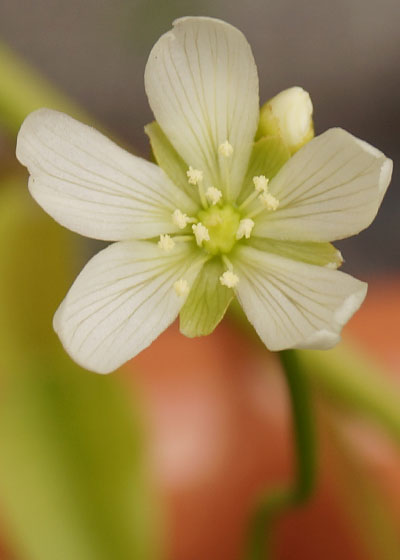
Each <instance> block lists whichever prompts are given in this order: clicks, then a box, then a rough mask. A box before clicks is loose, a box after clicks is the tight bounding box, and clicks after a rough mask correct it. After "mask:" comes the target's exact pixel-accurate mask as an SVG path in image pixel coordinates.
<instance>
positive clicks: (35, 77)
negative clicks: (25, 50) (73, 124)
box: [0, 43, 87, 136]
mask: <svg viewBox="0 0 400 560" xmlns="http://www.w3.org/2000/svg"><path fill="white" fill-rule="evenodd" d="M0 76H1V79H0V126H2V127H3V128H5V129H6V130H7V131H8V132H9V133H10V134H11V135H14V136H15V135H16V134H17V132H18V130H19V127H20V126H21V124H22V121H23V120H24V118H25V117H26V116H27V115H28V113H30V112H31V111H34V110H35V109H39V108H40V107H49V108H50V109H57V110H58V111H64V112H66V113H68V114H70V115H72V116H73V117H75V118H77V119H80V120H87V117H86V115H85V113H84V111H83V110H82V109H80V108H79V107H78V106H77V105H76V104H74V103H73V102H72V101H71V100H70V99H69V98H68V97H67V96H66V95H64V94H62V93H60V91H58V90H57V88H55V87H53V86H51V85H50V84H49V83H48V82H47V81H46V80H45V79H44V78H43V77H42V76H41V75H40V74H39V73H38V72H36V71H35V70H34V69H33V68H31V67H30V66H29V65H28V64H26V63H25V62H24V61H23V60H21V59H20V58H19V57H18V56H17V55H16V54H15V53H13V52H12V51H11V50H10V49H9V48H7V47H6V46H5V45H3V44H1V43H0Z"/></svg>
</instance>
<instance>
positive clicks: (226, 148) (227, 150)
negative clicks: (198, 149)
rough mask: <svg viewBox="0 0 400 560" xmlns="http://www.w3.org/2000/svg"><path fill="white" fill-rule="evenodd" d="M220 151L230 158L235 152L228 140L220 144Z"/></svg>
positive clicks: (222, 154)
mask: <svg viewBox="0 0 400 560" xmlns="http://www.w3.org/2000/svg"><path fill="white" fill-rule="evenodd" d="M218 152H219V153H220V154H221V156H224V157H226V158H229V157H231V155H232V154H233V146H232V144H230V143H229V142H228V140H225V142H223V143H222V144H220V145H219V147H218Z"/></svg>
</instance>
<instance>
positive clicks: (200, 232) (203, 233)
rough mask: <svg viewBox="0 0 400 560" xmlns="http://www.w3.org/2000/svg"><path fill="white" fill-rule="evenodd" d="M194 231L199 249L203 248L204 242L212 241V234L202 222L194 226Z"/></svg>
mask: <svg viewBox="0 0 400 560" xmlns="http://www.w3.org/2000/svg"><path fill="white" fill-rule="evenodd" d="M192 230H193V233H194V236H195V238H196V243H197V245H198V246H199V247H201V244H202V243H203V241H210V234H209V233H208V229H207V228H206V226H205V225H203V224H202V223H201V222H199V223H198V224H193V225H192Z"/></svg>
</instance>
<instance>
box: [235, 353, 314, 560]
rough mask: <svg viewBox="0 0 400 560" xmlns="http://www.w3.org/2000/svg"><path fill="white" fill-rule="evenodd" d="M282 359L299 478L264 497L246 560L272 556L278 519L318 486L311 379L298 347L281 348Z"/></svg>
mask: <svg viewBox="0 0 400 560" xmlns="http://www.w3.org/2000/svg"><path fill="white" fill-rule="evenodd" d="M280 359H281V363H282V368H283V373H284V375H285V378H286V383H287V387H288V392H289V398H290V404H291V411H292V421H293V438H294V451H295V478H294V481H293V483H292V484H291V485H290V486H289V487H287V488H279V487H278V488H275V489H274V490H272V491H270V492H267V493H266V494H265V495H264V496H262V497H261V500H260V502H259V504H258V506H257V508H256V510H255V512H254V515H253V518H252V521H251V526H250V531H249V537H248V542H247V545H246V550H245V556H244V558H245V560H265V559H267V558H268V559H269V558H271V555H272V550H273V530H274V527H275V524H276V521H278V519H279V517H280V516H281V515H282V514H283V513H284V512H285V511H287V510H288V509H290V508H292V507H298V506H301V505H302V504H304V503H305V502H307V500H308V499H309V498H310V496H311V495H312V493H313V490H314V487H315V480H316V462H317V461H316V438H315V428H314V426H315V424H314V419H313V406H312V399H311V393H310V387H309V383H308V379H307V377H306V376H305V374H304V373H303V371H302V368H301V366H300V364H299V361H298V357H297V352H296V351H295V350H285V351H282V352H280Z"/></svg>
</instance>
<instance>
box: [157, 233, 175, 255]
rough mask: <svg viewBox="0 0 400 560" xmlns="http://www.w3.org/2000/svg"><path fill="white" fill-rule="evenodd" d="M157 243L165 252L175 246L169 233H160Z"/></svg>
mask: <svg viewBox="0 0 400 560" xmlns="http://www.w3.org/2000/svg"><path fill="white" fill-rule="evenodd" d="M157 245H158V246H159V247H160V249H162V250H163V251H165V252H166V253H169V252H170V251H172V249H173V248H174V247H175V241H174V240H173V239H172V237H171V236H170V235H168V234H165V235H163V234H161V235H160V241H159V242H158V244H157Z"/></svg>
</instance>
